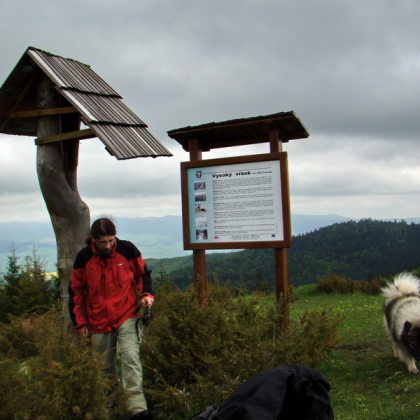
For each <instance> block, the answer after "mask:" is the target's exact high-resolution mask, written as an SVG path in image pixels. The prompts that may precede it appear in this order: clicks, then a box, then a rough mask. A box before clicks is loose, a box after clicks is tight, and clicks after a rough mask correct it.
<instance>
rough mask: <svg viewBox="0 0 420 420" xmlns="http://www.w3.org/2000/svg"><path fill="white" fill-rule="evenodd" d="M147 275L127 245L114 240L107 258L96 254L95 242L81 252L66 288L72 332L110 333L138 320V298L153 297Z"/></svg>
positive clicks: (133, 248) (138, 256) (137, 254)
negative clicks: (73, 327) (83, 330)
mask: <svg viewBox="0 0 420 420" xmlns="http://www.w3.org/2000/svg"><path fill="white" fill-rule="evenodd" d="M150 273H151V271H149V270H148V269H147V266H146V263H145V262H144V260H143V257H142V255H141V253H140V251H139V250H138V249H137V248H136V246H135V245H134V244H132V243H131V242H129V241H123V240H119V239H118V238H116V243H115V245H114V248H113V250H112V254H111V256H109V257H108V258H104V257H102V256H101V255H100V254H99V253H98V251H97V249H96V246H95V244H94V242H92V244H91V245H88V246H86V247H85V248H83V249H82V250H81V251H80V252H79V253H78V254H77V256H76V259H75V261H74V264H73V272H72V275H71V279H70V285H69V310H70V316H71V319H72V321H73V324H74V326H75V330H76V331H79V330H80V329H81V328H83V327H85V326H87V327H88V328H89V330H90V331H91V332H93V333H104V332H109V331H112V329H113V328H117V327H119V326H120V325H121V324H122V323H123V322H124V321H126V320H127V319H129V318H135V317H137V316H139V314H138V295H139V296H140V298H141V297H143V296H151V297H153V291H152V280H151V277H150ZM136 289H137V290H138V294H137V292H136Z"/></svg>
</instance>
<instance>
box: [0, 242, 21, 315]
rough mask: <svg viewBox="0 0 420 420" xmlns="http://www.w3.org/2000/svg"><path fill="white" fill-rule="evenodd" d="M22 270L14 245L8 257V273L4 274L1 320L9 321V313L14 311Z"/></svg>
mask: <svg viewBox="0 0 420 420" xmlns="http://www.w3.org/2000/svg"><path fill="white" fill-rule="evenodd" d="M20 270H21V265H20V264H19V256H18V255H17V254H16V249H15V248H14V246H13V247H12V249H11V250H10V255H9V256H8V257H7V265H6V273H5V274H4V276H3V284H2V288H1V289H2V293H1V301H2V302H1V303H2V305H1V310H0V311H1V312H0V321H1V322H7V319H8V318H7V315H8V314H10V313H12V306H13V300H14V297H15V296H16V295H17V291H18V288H19V277H20Z"/></svg>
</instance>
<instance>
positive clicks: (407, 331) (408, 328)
mask: <svg viewBox="0 0 420 420" xmlns="http://www.w3.org/2000/svg"><path fill="white" fill-rule="evenodd" d="M401 340H402V341H403V343H404V344H405V346H406V347H407V348H408V349H409V350H410V352H411V354H412V356H413V357H414V358H415V359H416V360H420V325H414V326H413V324H412V323H411V322H409V321H405V323H404V329H403V332H402V334H401Z"/></svg>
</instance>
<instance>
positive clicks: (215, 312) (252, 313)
mask: <svg viewBox="0 0 420 420" xmlns="http://www.w3.org/2000/svg"><path fill="white" fill-rule="evenodd" d="M156 296H157V298H156V303H155V308H154V313H155V319H154V321H153V322H152V323H151V325H150V327H148V330H147V331H146V332H145V335H144V341H143V345H142V360H143V366H144V370H145V379H144V381H145V392H146V395H147V398H148V401H149V402H150V403H151V406H152V409H153V410H154V413H155V416H157V417H158V416H159V415H160V416H161V418H165V419H176V418H187V414H192V413H195V412H197V411H199V410H200V409H202V408H203V407H205V406H207V405H220V404H221V403H222V402H223V401H224V400H225V399H226V398H227V396H228V395H229V394H230V393H231V392H232V391H233V390H234V389H235V388H237V386H238V385H240V384H241V383H243V382H244V381H245V380H247V379H248V378H249V377H251V376H252V375H254V374H256V373H259V372H262V371H265V370H268V369H271V368H272V367H275V366H280V365H283V364H289V363H295V364H303V365H306V366H309V367H314V368H316V367H317V366H320V364H321V363H322V362H323V361H324V357H325V354H326V352H327V351H328V350H330V349H331V348H332V346H333V345H334V343H335V341H336V327H337V324H338V320H336V319H333V318H332V317H330V316H329V315H328V314H327V313H326V312H318V311H315V312H312V313H307V314H304V315H303V316H301V317H299V318H298V320H297V322H294V324H293V325H292V324H290V325H289V326H288V327H287V325H286V322H285V321H286V320H287V319H288V308H289V305H288V304H289V302H290V301H291V299H292V298H293V297H292V294H289V295H288V296H286V298H285V299H283V300H281V301H280V302H277V303H276V302H274V298H273V301H272V302H271V303H265V304H261V303H262V302H267V300H263V299H261V297H258V296H239V297H238V298H235V299H234V298H233V297H232V295H231V293H230V290H229V288H228V287H226V286H220V285H218V284H214V285H210V284H209V285H208V294H207V302H206V305H205V307H201V306H200V305H199V304H198V302H197V298H196V294H195V291H194V289H193V287H190V288H189V289H188V290H186V291H185V292H182V291H181V290H176V289H175V290H174V289H173V288H172V289H171V288H166V289H165V293H163V294H161V293H160V290H159V289H158V290H157V293H156Z"/></svg>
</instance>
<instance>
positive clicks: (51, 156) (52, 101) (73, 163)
mask: <svg viewBox="0 0 420 420" xmlns="http://www.w3.org/2000/svg"><path fill="white" fill-rule="evenodd" d="M37 95H38V96H37V108H38V109H44V108H55V107H57V106H58V105H59V96H58V94H57V92H56V90H55V89H54V86H53V84H52V83H51V81H50V80H49V79H48V78H47V77H46V76H44V77H43V78H42V79H41V80H40V81H39V85H38V91H37ZM69 115H70V116H69V118H61V117H60V116H58V115H51V116H42V117H38V120H37V135H38V137H46V136H51V135H56V134H60V133H62V132H66V131H68V130H74V129H75V128H77V127H76V126H79V124H80V121H79V120H78V117H76V118H75V117H74V116H73V117H72V116H71V115H76V114H69ZM78 150H79V140H66V141H59V142H55V143H48V144H44V145H39V146H37V172H38V180H39V185H40V188H41V192H42V195H43V197H44V200H45V204H46V206H47V209H48V213H49V215H50V218H51V222H52V225H53V228H54V233H55V237H56V241H57V270H58V275H59V278H60V283H61V298H62V315H63V320H64V322H65V324H66V326H68V327H70V322H71V321H70V314H69V311H68V297H69V296H68V285H69V282H70V275H71V271H72V267H73V262H74V258H75V257H76V254H77V252H78V251H79V250H80V249H81V248H82V247H83V246H84V245H85V243H84V242H85V239H86V238H87V236H88V234H89V224H90V216H89V208H88V207H87V205H86V204H85V203H84V202H83V201H82V200H81V198H80V195H79V192H78V190H77V162H78Z"/></svg>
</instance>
